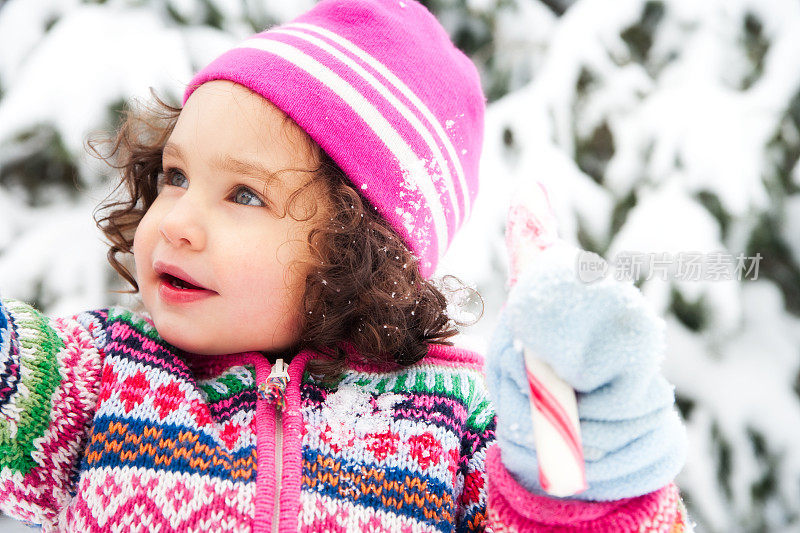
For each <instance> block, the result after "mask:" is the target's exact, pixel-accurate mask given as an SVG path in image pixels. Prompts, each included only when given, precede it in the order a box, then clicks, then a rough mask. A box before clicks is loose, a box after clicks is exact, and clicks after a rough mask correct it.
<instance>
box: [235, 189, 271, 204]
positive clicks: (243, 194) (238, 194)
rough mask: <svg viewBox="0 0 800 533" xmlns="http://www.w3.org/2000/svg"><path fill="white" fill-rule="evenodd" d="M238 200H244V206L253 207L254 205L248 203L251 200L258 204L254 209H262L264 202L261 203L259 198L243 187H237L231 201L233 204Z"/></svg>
mask: <svg viewBox="0 0 800 533" xmlns="http://www.w3.org/2000/svg"><path fill="white" fill-rule="evenodd" d="M240 199H244V200H245V204H244V205H254V204H251V203H250V202H251V201H253V200H255V201H256V202H258V203H257V204H255V205H256V207H263V206H264V205H265V204H264V202H262V201H261V198H259V197H258V196H257V195H256V194H255V193H254V192H253V191H252V190H250V189H248V188H247V187H244V186H242V187H239V188H238V189H236V191H235V193H234V195H233V200H234V201H235V202H236V201H237V200H240ZM237 203H238V202H237Z"/></svg>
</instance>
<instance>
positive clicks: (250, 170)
mask: <svg viewBox="0 0 800 533" xmlns="http://www.w3.org/2000/svg"><path fill="white" fill-rule="evenodd" d="M163 152H164V153H168V152H171V153H173V154H175V155H176V156H178V157H179V158H181V159H183V160H184V161H185V160H186V156H185V155H184V153H183V151H182V150H181V148H180V146H178V145H177V144H175V143H173V142H168V143H167V144H165V145H164V150H163ZM211 163H212V164H213V165H214V166H216V167H217V168H219V169H222V170H228V171H230V172H235V173H237V174H248V175H256V176H258V177H261V178H263V179H265V180H271V179H274V178H275V172H273V171H271V170H270V169H268V168H267V167H265V166H264V165H262V164H261V163H258V162H257V161H249V160H242V159H236V158H235V157H233V156H231V155H230V154H228V155H225V156H220V155H217V156H216V157H214V159H212V161H211Z"/></svg>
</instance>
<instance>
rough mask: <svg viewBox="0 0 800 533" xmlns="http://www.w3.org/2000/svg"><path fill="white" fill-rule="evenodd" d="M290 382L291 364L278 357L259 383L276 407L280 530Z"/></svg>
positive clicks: (275, 513) (275, 523) (275, 518)
mask: <svg viewBox="0 0 800 533" xmlns="http://www.w3.org/2000/svg"><path fill="white" fill-rule="evenodd" d="M288 383H289V365H287V364H286V363H284V362H283V359H278V360H277V361H275V364H274V365H273V366H272V369H271V370H270V373H269V376H267V378H266V379H265V380H264V381H262V382H261V383H259V384H258V396H259V397H260V398H261V400H264V401H267V402H270V404H271V406H272V408H274V409H275V462H274V465H275V485H274V487H275V488H274V499H273V505H272V531H273V532H276V533H277V531H278V527H279V522H280V500H281V478H282V477H283V417H282V413H283V408H284V406H285V405H286V386H287V385H288Z"/></svg>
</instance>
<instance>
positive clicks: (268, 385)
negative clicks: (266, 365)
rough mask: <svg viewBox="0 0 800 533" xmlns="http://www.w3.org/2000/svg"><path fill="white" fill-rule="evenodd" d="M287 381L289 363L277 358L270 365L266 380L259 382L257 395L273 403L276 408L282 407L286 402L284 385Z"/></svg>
mask: <svg viewBox="0 0 800 533" xmlns="http://www.w3.org/2000/svg"><path fill="white" fill-rule="evenodd" d="M288 383H289V365H287V364H286V363H284V362H283V359H278V360H277V361H275V364H274V365H272V370H270V372H269V376H267V379H266V381H264V382H262V383H259V385H258V395H259V396H261V398H263V399H264V400H269V401H272V402H274V403H275V406H276V407H277V408H278V409H283V406H284V405H285V404H286V401H285V400H286V398H285V395H286V385H287V384H288Z"/></svg>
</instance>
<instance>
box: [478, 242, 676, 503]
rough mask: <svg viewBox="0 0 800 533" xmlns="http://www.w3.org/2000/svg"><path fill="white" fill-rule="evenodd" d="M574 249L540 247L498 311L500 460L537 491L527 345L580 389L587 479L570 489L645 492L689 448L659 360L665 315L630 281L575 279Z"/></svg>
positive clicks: (611, 495) (494, 349)
mask: <svg viewBox="0 0 800 533" xmlns="http://www.w3.org/2000/svg"><path fill="white" fill-rule="evenodd" d="M579 253H580V251H579V250H578V249H576V248H574V247H571V246H568V245H566V244H565V243H563V242H560V241H558V242H557V243H556V244H555V245H553V246H550V247H549V248H547V249H545V250H544V251H541V252H539V253H537V255H536V257H535V260H533V261H530V262H528V263H526V265H525V267H524V270H522V271H521V272H520V274H519V276H518V281H517V283H516V285H514V287H513V288H512V289H511V292H510V294H509V297H508V301H507V303H506V306H505V308H504V309H503V311H502V312H501V315H500V320H499V323H498V326H497V328H496V330H495V333H494V335H493V338H492V341H491V345H490V349H489V354H488V357H487V380H488V385H489V389H490V392H491V394H492V397H493V400H494V403H495V409H496V411H497V426H498V427H497V439H498V443H499V445H500V448H501V451H502V458H503V463H504V464H505V466H506V468H508V470H509V471H510V472H512V473H513V474H514V475H515V477H516V478H517V479H518V480H519V482H520V483H521V484H522V485H523V486H525V487H526V488H528V489H529V490H532V491H534V492H541V491H542V488H541V486H540V484H539V477H538V466H537V460H536V451H535V449H534V445H533V435H532V432H533V429H532V424H531V416H530V392H529V387H528V382H527V378H526V372H525V364H524V362H523V355H522V350H523V347H524V348H527V349H529V350H531V351H532V352H533V353H534V354H535V355H536V356H537V357H539V358H541V359H542V360H543V361H545V362H546V363H548V364H549V365H550V366H551V367H552V368H553V370H554V371H555V373H556V374H557V375H558V376H559V377H561V378H562V379H563V380H564V381H566V382H567V383H568V384H569V385H571V386H572V387H573V388H574V389H575V390H576V392H577V402H578V417H579V419H580V432H581V440H582V444H583V452H584V459H585V466H586V481H587V483H588V486H589V488H588V489H587V490H586V491H584V492H581V493H579V494H577V495H575V496H574V498H577V499H582V500H616V499H620V498H626V497H632V496H638V495H642V494H645V493H648V492H651V491H653V490H656V489H658V488H660V487H663V486H664V485H666V484H668V483H669V482H670V481H671V480H672V479H673V477H674V476H675V475H676V474H677V473H678V471H679V470H680V469H681V466H682V465H683V460H684V455H685V448H686V439H685V431H684V428H683V425H682V423H681V420H680V418H679V416H678V414H677V412H676V411H675V409H674V394H673V387H672V386H671V385H670V384H669V383H668V382H667V381H666V380H665V379H664V377H663V376H662V375H661V373H660V369H659V365H660V361H661V359H662V357H663V353H664V331H663V330H664V323H663V320H661V319H660V318H659V317H658V316H656V315H655V314H654V313H653V311H652V310H651V309H650V308H649V307H648V305H647V303H646V302H645V300H644V298H643V297H642V295H641V293H640V292H639V290H638V289H637V288H635V287H634V286H633V285H632V284H631V283H623V282H618V281H615V280H613V279H603V280H599V281H596V282H594V283H584V282H582V281H580V280H579V279H578V276H577V258H578V254H579ZM597 259H598V260H599V258H597Z"/></svg>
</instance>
